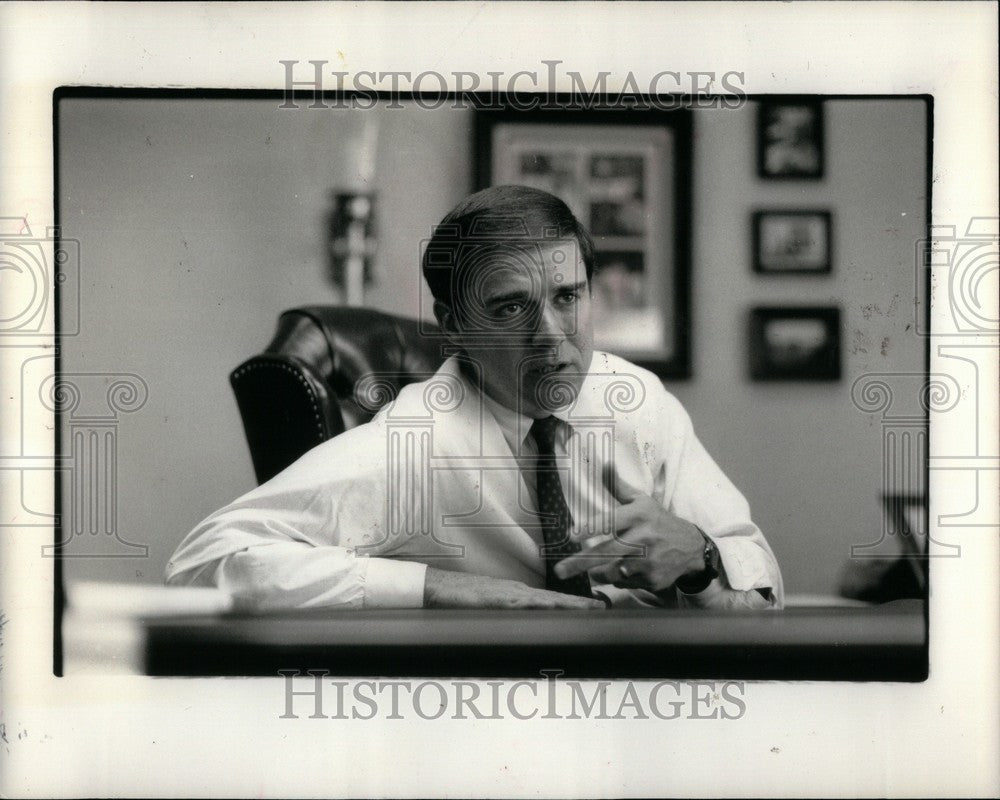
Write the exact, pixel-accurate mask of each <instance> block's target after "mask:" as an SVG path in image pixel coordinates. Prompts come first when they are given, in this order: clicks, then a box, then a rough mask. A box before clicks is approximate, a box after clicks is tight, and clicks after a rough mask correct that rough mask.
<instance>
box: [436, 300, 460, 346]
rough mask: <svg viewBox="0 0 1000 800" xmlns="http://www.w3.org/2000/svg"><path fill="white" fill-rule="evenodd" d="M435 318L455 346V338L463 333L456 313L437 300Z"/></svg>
mask: <svg viewBox="0 0 1000 800" xmlns="http://www.w3.org/2000/svg"><path fill="white" fill-rule="evenodd" d="M434 316H435V317H436V318H437V321H438V325H439V326H440V328H441V331H442V332H443V333H444V335H445V336H446V337H447V338H448V341H449V342H451V343H452V344H455V338H456V337H457V336H458V335H459V334H460V333H461V331H460V330H459V327H458V320H457V319H455V312H454V311H452V310H451V308H449V307H448V306H446V305H445V304H444V303H442V302H441V301H440V300H435V301H434Z"/></svg>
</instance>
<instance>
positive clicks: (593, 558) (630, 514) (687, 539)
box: [555, 467, 705, 592]
mask: <svg viewBox="0 0 1000 800" xmlns="http://www.w3.org/2000/svg"><path fill="white" fill-rule="evenodd" d="M604 485H605V487H606V488H607V489H608V492H609V493H610V494H611V496H612V497H613V498H614V499H615V502H616V507H615V513H614V530H615V534H616V535H615V536H614V538H612V539H609V540H608V541H606V542H602V543H600V544H598V545H595V546H594V547H591V548H589V549H584V550H581V551H580V552H579V553H575V554H574V555H571V556H569V557H568V558H564V559H563V560H562V561H560V562H559V563H558V564H556V565H555V572H556V574H557V575H558V576H559V577H560V578H568V577H570V576H572V575H578V574H580V573H581V572H586V573H587V574H588V575H589V576H590V580H591V582H592V583H605V584H608V583H610V584H613V585H615V586H618V587H621V588H623V589H648V590H649V591H653V592H656V591H661V590H663V589H666V588H667V587H669V586H672V585H673V584H674V582H675V581H676V580H677V579H678V578H680V577H682V576H683V575H687V574H691V573H696V572H701V571H702V570H703V569H704V560H703V552H704V547H705V539H704V537H703V536H702V534H701V531H699V530H698V528H697V527H696V526H695V525H693V524H691V523H690V522H688V521H687V520H684V519H681V518H680V517H678V516H677V515H676V514H673V513H671V512H670V511H668V510H667V509H665V508H664V507H663V506H661V505H660V504H659V503H657V502H656V501H655V500H654V499H653V498H652V497H650V496H649V495H646V494H643V493H642V492H640V491H638V490H637V489H634V488H633V487H631V486H628V485H627V484H625V483H624V482H622V481H621V480H619V479H618V477H617V476H616V475H615V474H614V472H613V470H612V469H611V468H610V467H606V468H605V470H604Z"/></svg>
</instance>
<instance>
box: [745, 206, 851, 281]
mask: <svg viewBox="0 0 1000 800" xmlns="http://www.w3.org/2000/svg"><path fill="white" fill-rule="evenodd" d="M831 225H832V222H831V216H830V212H829V211H758V212H757V213H755V214H754V215H753V268H754V271H755V272H761V273H765V274H781V275H825V274H828V273H829V272H830V270H831V269H832V267H833V257H832V254H831V232H830V229H831Z"/></svg>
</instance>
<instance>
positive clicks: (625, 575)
mask: <svg viewBox="0 0 1000 800" xmlns="http://www.w3.org/2000/svg"><path fill="white" fill-rule="evenodd" d="M618 572H620V573H621V576H622V577H623V578H625V579H628V577H629V571H628V570H627V569H625V562H624V561H623V560H622V559H618Z"/></svg>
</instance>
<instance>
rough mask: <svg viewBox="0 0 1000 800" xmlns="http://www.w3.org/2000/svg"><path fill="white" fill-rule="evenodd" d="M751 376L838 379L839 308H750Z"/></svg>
mask: <svg viewBox="0 0 1000 800" xmlns="http://www.w3.org/2000/svg"><path fill="white" fill-rule="evenodd" d="M750 377H751V378H753V379H754V380H756V381H836V380H840V309H839V308H833V307H823V308H811V307H810V308H804V307H800V308H763V307H762V308H755V309H753V310H752V311H751V312H750Z"/></svg>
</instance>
